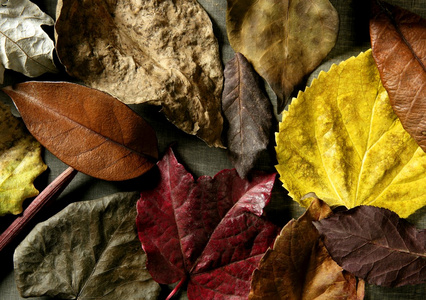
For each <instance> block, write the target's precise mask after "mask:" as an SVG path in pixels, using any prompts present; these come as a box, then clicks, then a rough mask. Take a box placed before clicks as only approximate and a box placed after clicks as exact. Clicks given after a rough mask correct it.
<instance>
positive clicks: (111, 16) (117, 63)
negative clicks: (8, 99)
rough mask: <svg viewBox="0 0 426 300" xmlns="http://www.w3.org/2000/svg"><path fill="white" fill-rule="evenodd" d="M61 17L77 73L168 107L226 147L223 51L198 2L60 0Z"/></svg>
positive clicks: (65, 59)
mask: <svg viewBox="0 0 426 300" xmlns="http://www.w3.org/2000/svg"><path fill="white" fill-rule="evenodd" d="M57 15H58V17H57V22H56V26H55V28H56V34H57V45H56V49H57V52H58V56H59V58H60V60H61V62H62V63H63V64H64V65H65V67H66V70H67V72H68V73H69V74H71V75H72V76H75V77H76V78H79V79H80V80H82V81H83V82H84V83H85V84H87V85H89V86H91V87H94V88H97V89H100V90H103V91H106V92H108V93H110V94H111V95H114V96H115V97H117V98H118V99H120V100H121V101H123V102H124V103H127V104H134V103H149V104H155V105H162V107H163V112H164V114H165V115H166V117H167V118H168V119H169V120H170V121H171V122H172V123H173V124H175V125H176V126H177V127H179V128H180V129H182V130H184V131H185V132H187V133H190V134H194V135H197V136H198V137H200V138H201V139H203V140H204V141H206V142H207V144H209V145H210V146H217V147H219V146H222V142H221V132H222V127H223V126H222V123H223V120H222V115H221V101H220V98H221V92H222V86H223V83H222V81H223V70H222V66H221V61H220V57H219V50H218V49H219V47H218V43H217V40H216V38H215V36H214V34H213V29H212V23H211V21H210V19H209V17H208V15H207V13H206V12H205V11H204V9H203V8H202V7H201V6H200V5H199V4H198V2H197V1H196V0H164V1H130V2H129V1H128V0H118V1H112V2H111V1H94V0H89V1H83V2H82V1H77V0H67V1H65V0H64V1H61V0H60V1H59V4H58V14H57ZM99 20H102V21H101V22H100V21H99Z"/></svg>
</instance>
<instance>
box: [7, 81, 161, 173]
mask: <svg viewBox="0 0 426 300" xmlns="http://www.w3.org/2000/svg"><path fill="white" fill-rule="evenodd" d="M3 90H4V92H6V93H7V94H8V95H9V96H10V97H11V98H12V100H13V102H14V103H15V105H16V106H17V108H18V110H19V112H20V114H21V116H22V118H23V120H24V122H25V124H26V125H27V128H28V129H29V131H30V132H31V133H32V134H33V135H34V136H35V137H36V138H37V139H38V140H39V141H40V142H41V143H42V144H43V145H44V146H45V147H46V148H47V149H48V150H49V151H50V152H52V153H53V154H54V155H55V156H57V157H58V158H59V159H61V160H62V161H63V162H65V163H66V164H68V165H69V166H71V167H73V168H75V169H77V170H78V171H81V172H83V173H86V174H88V175H91V176H93V177H96V178H101V179H105V180H126V179H131V178H135V177H138V176H140V175H141V174H143V173H145V172H146V171H148V170H149V169H150V168H152V167H153V166H154V165H155V162H156V161H157V158H158V152H157V151H158V150H157V137H156V134H155V132H154V130H153V129H152V128H151V126H150V125H149V124H148V123H147V122H145V120H143V119H142V118H141V117H140V116H138V115H137V114H136V113H135V112H133V111H132V110H131V109H130V108H128V107H127V106H126V105H125V104H123V103H121V102H120V101H118V100H117V99H115V98H114V97H112V96H110V95H108V94H105V93H103V92H101V91H98V90H95V89H91V88H88V87H85V86H82V85H77V84H73V83H67V82H26V83H21V84H17V85H15V86H13V87H7V88H4V89H3Z"/></svg>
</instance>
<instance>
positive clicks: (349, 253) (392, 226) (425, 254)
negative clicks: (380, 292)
mask: <svg viewBox="0 0 426 300" xmlns="http://www.w3.org/2000/svg"><path fill="white" fill-rule="evenodd" d="M314 224H315V226H316V228H317V229H318V230H319V231H320V233H321V234H322V235H324V237H325V245H326V247H327V249H328V251H329V252H330V254H331V256H332V257H333V259H334V260H335V261H336V262H337V263H339V264H340V265H341V266H342V267H343V268H344V269H345V270H348V271H349V272H352V273H353V274H354V275H356V276H359V277H361V278H364V279H365V280H366V281H367V282H369V283H373V284H377V285H383V286H402V285H408V284H419V283H424V282H426V230H417V229H416V228H415V227H414V226H413V225H411V224H410V223H408V222H407V221H405V220H404V219H401V218H399V216H398V215H397V214H396V213H394V212H392V211H390V210H387V209H383V208H378V207H373V206H358V207H355V208H353V209H350V210H348V211H345V212H339V213H336V214H335V215H333V216H331V217H330V218H328V219H324V220H321V221H319V222H314Z"/></svg>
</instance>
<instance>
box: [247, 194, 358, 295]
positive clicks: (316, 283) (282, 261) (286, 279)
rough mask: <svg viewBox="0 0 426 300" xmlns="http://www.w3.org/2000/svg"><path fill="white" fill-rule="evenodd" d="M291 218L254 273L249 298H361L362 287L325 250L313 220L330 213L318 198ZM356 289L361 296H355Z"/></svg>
mask: <svg viewBox="0 0 426 300" xmlns="http://www.w3.org/2000/svg"><path fill="white" fill-rule="evenodd" d="M310 200H313V201H312V203H311V205H310V207H309V208H308V210H307V211H306V212H305V213H304V214H303V215H302V216H301V217H300V218H299V219H297V220H291V221H290V222H289V223H288V224H287V225H286V226H285V227H284V228H283V230H282V231H281V233H280V235H279V236H278V237H277V239H276V240H275V244H274V247H273V249H269V250H268V251H267V252H266V253H265V255H264V256H263V258H262V260H261V261H260V263H259V267H258V269H256V270H255V271H254V273H253V279H252V284H251V292H250V297H249V299H251V300H262V299H294V300H299V299H327V300H331V299H354V300H355V299H362V298H363V297H362V295H363V294H364V287H363V285H360V286H358V287H357V280H356V278H355V276H353V275H351V274H349V273H347V272H345V271H343V270H342V268H341V267H340V266H339V265H337V263H336V262H334V261H333V259H332V258H331V257H330V255H329V254H328V252H327V250H326V249H325V247H324V245H323V243H322V242H321V241H320V235H319V233H318V231H317V230H316V229H315V227H314V225H313V224H312V221H318V220H321V219H323V218H325V217H327V216H329V215H330V214H332V212H331V209H330V207H329V206H328V205H327V204H325V203H324V202H322V201H321V200H318V199H313V198H310ZM358 293H359V295H360V297H359V298H358Z"/></svg>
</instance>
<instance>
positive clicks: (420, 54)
mask: <svg viewBox="0 0 426 300" xmlns="http://www.w3.org/2000/svg"><path fill="white" fill-rule="evenodd" d="M372 13H373V16H372V18H371V20H370V36H371V46H372V50H373V57H374V59H375V61H376V64H377V67H378V69H379V72H380V77H381V79H382V82H383V86H384V87H385V88H386V90H387V92H388V94H389V98H390V101H391V104H392V107H393V110H394V111H395V113H396V115H397V116H398V117H399V119H400V120H401V123H402V125H403V126H404V128H405V130H407V131H408V133H410V135H411V136H412V137H413V138H414V139H415V140H416V142H417V143H418V144H419V146H420V147H421V148H422V149H423V151H426V84H425V82H426V67H425V66H426V47H425V43H424V41H425V40H426V20H425V19H423V18H421V17H420V16H418V15H416V14H414V13H412V12H409V11H407V10H404V9H402V8H400V7H397V6H392V5H390V4H387V3H385V2H384V1H379V0H375V1H373V11H372Z"/></svg>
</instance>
